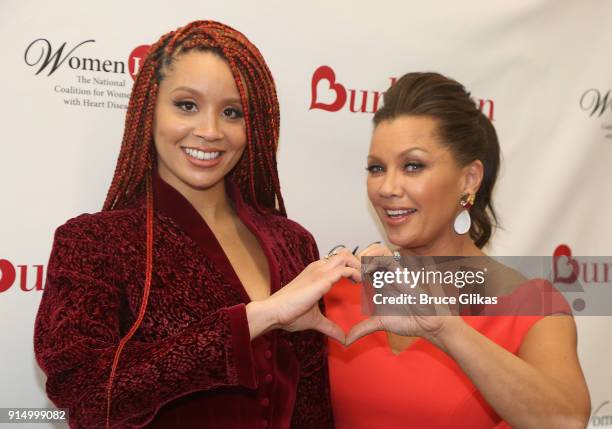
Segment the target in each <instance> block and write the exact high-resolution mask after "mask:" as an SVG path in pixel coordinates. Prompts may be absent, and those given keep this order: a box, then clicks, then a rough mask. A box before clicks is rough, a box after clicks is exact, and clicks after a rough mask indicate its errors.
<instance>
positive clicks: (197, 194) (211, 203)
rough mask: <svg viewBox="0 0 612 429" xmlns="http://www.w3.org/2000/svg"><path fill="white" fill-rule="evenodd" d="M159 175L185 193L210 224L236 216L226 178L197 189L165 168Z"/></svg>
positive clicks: (181, 192) (182, 193)
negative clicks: (226, 187)
mask: <svg viewBox="0 0 612 429" xmlns="http://www.w3.org/2000/svg"><path fill="white" fill-rule="evenodd" d="M159 176H160V177H161V178H162V179H163V180H164V181H165V182H166V183H167V184H169V185H170V186H172V187H173V188H174V189H176V190H177V191H178V192H179V193H180V194H181V195H183V197H185V199H187V201H189V203H190V204H191V205H192V206H193V208H194V209H196V211H197V212H198V213H199V214H200V216H202V218H203V219H204V221H206V223H207V224H208V225H209V226H212V225H214V224H216V223H218V222H219V221H221V220H227V219H228V218H230V217H233V216H235V210H234V207H233V205H232V202H231V200H230V198H229V197H228V195H227V192H226V189H225V180H223V179H222V180H220V181H219V182H217V183H216V184H214V185H213V186H211V187H210V188H206V189H197V188H193V187H191V186H189V185H188V184H186V183H185V182H183V181H181V180H180V179H178V178H177V177H176V176H174V175H172V174H167V172H166V171H165V170H164V169H160V170H159Z"/></svg>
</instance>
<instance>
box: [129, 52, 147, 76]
mask: <svg viewBox="0 0 612 429" xmlns="http://www.w3.org/2000/svg"><path fill="white" fill-rule="evenodd" d="M149 49H151V46H150V45H140V46H138V47H137V48H134V50H133V51H132V52H130V56H129V57H128V67H129V71H130V76H132V79H134V80H136V75H137V74H138V72H139V71H140V67H141V64H142V62H143V61H144V59H145V57H146V56H147V53H148V52H149Z"/></svg>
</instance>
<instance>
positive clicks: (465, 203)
mask: <svg viewBox="0 0 612 429" xmlns="http://www.w3.org/2000/svg"><path fill="white" fill-rule="evenodd" d="M475 199H476V197H475V196H474V195H470V194H466V195H464V196H463V198H461V201H460V203H459V204H461V207H463V210H461V212H460V213H459V214H458V215H457V217H456V218H455V223H454V224H453V227H454V228H455V232H456V233H457V234H459V235H463V234H465V233H467V232H468V231H469V230H470V228H471V226H472V218H471V217H470V212H469V209H470V207H472V206H473V205H474V200H475Z"/></svg>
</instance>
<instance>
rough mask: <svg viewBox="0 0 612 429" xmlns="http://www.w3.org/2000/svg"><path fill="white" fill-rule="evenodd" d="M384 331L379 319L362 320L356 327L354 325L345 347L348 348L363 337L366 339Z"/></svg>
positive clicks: (347, 336) (347, 335)
mask: <svg viewBox="0 0 612 429" xmlns="http://www.w3.org/2000/svg"><path fill="white" fill-rule="evenodd" d="M382 329H383V328H382V326H381V324H380V322H379V321H378V319H375V318H372V317H370V318H368V319H365V320H362V321H361V322H359V323H357V324H356V325H353V327H352V328H351V330H350V331H349V332H348V334H346V340H345V345H346V346H347V347H348V346H349V345H351V344H353V343H354V342H355V341H357V340H358V339H360V338H361V337H365V336H366V335H368V334H371V333H372V332H376V331H381V330H382Z"/></svg>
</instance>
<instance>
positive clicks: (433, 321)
mask: <svg viewBox="0 0 612 429" xmlns="http://www.w3.org/2000/svg"><path fill="white" fill-rule="evenodd" d="M374 125H375V129H374V133H373V136H372V143H371V147H370V152H369V156H368V167H367V170H368V180H367V189H368V197H369V199H370V201H371V203H372V206H373V208H374V210H375V211H376V214H377V215H378V217H379V218H380V220H381V223H382V224H383V226H384V229H385V232H386V235H387V238H388V241H389V242H391V243H393V244H394V245H396V246H397V247H398V251H399V253H400V254H401V255H402V256H405V257H408V256H422V257H435V256H451V257H456V256H458V257H471V256H475V257H484V256H485V254H484V253H483V251H482V250H481V249H482V247H483V246H484V245H485V244H486V243H487V242H488V241H489V238H490V236H491V231H492V224H493V222H494V221H495V214H494V211H493V207H492V204H491V195H492V191H493V187H494V184H495V180H496V177H497V172H498V165H499V158H500V155H499V144H498V141H497V137H496V135H495V130H494V128H493V126H492V125H491V123H490V122H489V120H488V119H487V118H486V117H485V116H484V115H483V114H482V113H480V112H479V111H478V109H477V108H476V106H475V104H474V102H473V101H472V100H471V99H470V97H469V94H468V93H466V91H465V89H464V87H463V86H462V85H461V84H459V83H458V82H456V81H454V80H451V79H448V78H446V77H443V76H441V75H439V74H436V73H409V74H407V75H405V76H404V77H402V78H401V79H399V80H398V81H397V82H396V83H395V84H394V85H393V86H392V87H391V88H390V89H389V91H388V92H387V93H386V94H385V98H384V107H383V108H381V109H380V110H379V111H378V112H377V113H376V114H375V116H374ZM391 254H392V253H391V251H390V250H389V249H387V248H386V247H384V246H382V245H374V246H370V247H369V248H368V249H366V251H365V252H363V253H362V254H361V256H368V255H370V256H376V255H391ZM523 286H525V287H524V288H521V289H520V290H529V291H534V290H536V291H542V292H545V291H546V290H550V284H547V283H546V282H542V281H538V280H533V281H528V282H526V283H525V284H524V285H523ZM517 291H518V290H517ZM530 293H531V292H530ZM535 298H537V297H535ZM325 300H326V304H327V310H328V313H327V314H328V317H329V318H330V319H332V320H334V321H335V322H337V323H338V324H339V325H340V326H341V327H342V328H343V329H345V330H346V331H349V330H350V332H349V333H348V334H347V344H351V343H353V342H354V344H352V345H350V346H349V347H348V348H345V347H343V346H341V345H338V344H335V343H334V342H330V355H329V365H330V380H331V389H332V402H333V405H334V417H335V422H336V427H337V428H340V429H359V428H364V429H365V428H372V427H380V428H385V429H395V428H426V429H437V428H466V429H485V428H493V427H497V428H501V427H508V426H511V427H514V428H534V429H535V428H537V429H542V428H580V427H584V426H585V425H586V422H587V420H588V416H589V412H590V400H589V394H588V390H587V386H586V383H585V380H584V377H583V374H582V371H581V368H580V364H579V361H578V358H577V353H576V327H575V324H574V321H573V319H572V317H571V316H568V315H560V316H559V315H558V316H554V317H553V316H550V317H543V315H531V316H498V317H487V316H466V317H452V316H451V317H444V316H428V317H424V316H422V317H417V316H383V317H380V316H373V317H366V316H364V315H362V314H361V295H360V288H358V287H355V286H353V285H350V284H349V283H348V282H340V284H338V285H336V286H335V287H334V288H333V289H332V290H331V291H330V293H328V294H327V295H326V297H325ZM549 313H551V314H552V313H569V309H568V308H567V307H566V306H564V305H563V303H561V305H558V306H556V307H554V308H552V309H551V311H550V312H549Z"/></svg>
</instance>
